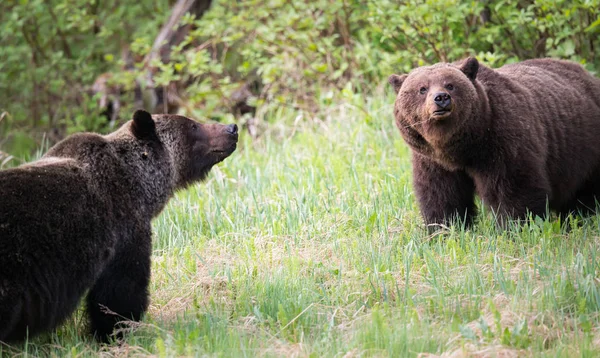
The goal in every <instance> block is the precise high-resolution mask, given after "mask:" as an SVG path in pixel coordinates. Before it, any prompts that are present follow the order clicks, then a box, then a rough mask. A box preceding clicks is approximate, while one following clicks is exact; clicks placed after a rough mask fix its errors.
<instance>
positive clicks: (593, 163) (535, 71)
mask: <svg viewBox="0 0 600 358" xmlns="http://www.w3.org/2000/svg"><path fill="white" fill-rule="evenodd" d="M389 81H390V83H391V84H392V85H393V86H394V88H395V90H396V92H397V98H396V103H395V107H394V115H395V118H396V124H397V126H398V128H399V129H400V133H401V134H402V136H403V138H404V139H405V141H406V142H407V143H408V144H409V146H410V147H411V149H412V159H413V179H414V186H415V191H416V195H417V199H418V202H419V207H420V209H421V212H422V214H423V216H424V219H425V222H426V223H427V224H449V223H450V222H451V221H452V220H453V219H455V218H457V217H460V218H462V219H466V222H467V224H468V223H470V222H471V221H472V219H473V217H474V215H475V205H474V202H473V200H474V198H473V197H474V194H475V193H477V194H478V195H479V196H480V197H481V198H482V199H483V201H484V203H485V204H486V205H488V206H489V207H491V208H492V209H493V210H494V211H495V212H496V213H498V214H499V215H500V217H501V218H502V219H507V218H517V219H519V218H525V217H526V215H527V213H528V212H530V213H532V214H534V215H539V216H544V215H545V214H546V212H547V208H549V209H550V210H553V211H557V212H558V213H561V214H568V213H572V212H581V211H585V212H590V211H594V210H595V208H596V200H597V199H600V79H598V78H595V77H593V76H592V75H591V74H590V73H588V72H587V71H585V70H584V69H583V68H582V67H581V66H580V65H578V64H576V63H573V62H568V61H562V60H553V59H536V60H528V61H524V62H520V63H516V64H511V65H506V66H504V67H501V68H498V69H491V68H488V67H485V66H481V65H479V63H478V62H477V60H476V59H474V58H468V59H466V60H464V61H462V62H461V63H453V64H450V63H439V64H436V65H433V66H429V67H420V68H417V69H415V70H413V71H412V72H411V73H410V74H408V75H402V76H399V75H392V76H390V78H389ZM448 85H451V86H448ZM422 88H423V89H424V91H423V92H424V93H421V89H422ZM440 94H442V95H443V94H449V95H450V96H451V105H450V106H448V109H449V110H450V111H449V112H445V113H441V112H439V113H438V114H437V115H436V114H434V113H433V111H436V110H440V109H441V106H440V105H438V104H436V103H435V99H436V98H437V99H438V103H442V100H443V99H444V96H438V95H440ZM436 96H437V97H436ZM442 104H443V103H442Z"/></svg>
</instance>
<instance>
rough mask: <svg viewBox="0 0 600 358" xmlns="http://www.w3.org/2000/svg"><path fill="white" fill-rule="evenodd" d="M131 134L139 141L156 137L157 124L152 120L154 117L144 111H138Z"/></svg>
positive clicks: (134, 117) (134, 116)
mask: <svg viewBox="0 0 600 358" xmlns="http://www.w3.org/2000/svg"><path fill="white" fill-rule="evenodd" d="M131 133H133V135H134V136H135V137H136V138H137V139H148V138H149V137H152V136H155V135H156V124H155V123H154V120H153V119H152V115H151V114H150V113H148V112H146V111H144V110H143V109H138V110H137V111H135V113H134V114H133V122H132V123H131Z"/></svg>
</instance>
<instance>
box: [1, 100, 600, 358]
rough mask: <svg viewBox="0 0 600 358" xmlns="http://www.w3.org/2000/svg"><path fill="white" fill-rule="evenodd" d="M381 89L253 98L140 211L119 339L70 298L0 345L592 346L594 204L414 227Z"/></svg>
mask: <svg viewBox="0 0 600 358" xmlns="http://www.w3.org/2000/svg"><path fill="white" fill-rule="evenodd" d="M386 93H387V92H386ZM392 103H393V98H392V97H391V95H389V94H387V95H385V96H384V95H379V96H377V97H376V98H374V99H363V98H361V97H360V96H352V97H350V98H348V101H347V103H346V104H345V105H340V106H334V107H331V110H330V111H329V112H328V113H327V114H326V115H324V116H322V117H320V118H306V117H303V116H301V115H299V114H298V112H295V111H293V110H292V109H289V108H285V107H282V108H280V109H279V110H278V111H277V112H273V113H269V114H268V115H267V116H266V118H277V121H272V122H266V123H263V126H264V127H265V128H266V129H265V130H264V132H263V133H262V134H261V135H260V136H259V137H257V138H251V137H250V136H249V135H248V133H247V132H242V134H241V136H240V145H239V147H238V148H239V149H238V150H237V151H236V152H235V153H234V154H233V155H232V156H231V157H230V158H228V159H227V160H225V162H223V163H221V164H219V165H218V166H217V167H215V168H214V169H213V171H212V173H211V174H210V176H209V178H208V180H207V181H206V182H205V183H202V184H199V185H196V186H194V187H192V188H190V189H189V190H187V191H183V192H180V193H178V195H177V196H176V197H175V198H174V199H173V200H172V201H171V202H170V204H169V205H168V206H167V208H166V209H165V210H164V212H163V213H162V215H161V216H159V217H158V218H157V219H156V220H155V221H154V255H153V272H152V282H151V286H150V291H151V306H150V309H149V312H148V314H147V315H146V317H145V319H144V321H143V322H141V323H139V324H131V325H130V327H129V329H130V330H131V333H129V334H128V335H127V338H126V340H125V341H124V342H123V343H122V344H120V345H116V344H115V345H111V346H100V345H98V344H96V343H95V342H93V341H92V340H91V339H90V337H89V336H87V335H86V326H85V320H84V316H83V310H80V311H79V312H77V314H76V315H75V316H74V317H72V318H71V319H70V320H69V321H68V322H67V323H66V324H65V325H64V326H62V327H61V328H59V329H58V330H57V331H56V332H55V333H52V334H47V335H44V336H41V337H37V338H35V339H33V340H31V341H29V342H27V343H26V344H21V345H17V346H1V348H0V349H1V350H2V354H3V355H17V356H23V357H25V356H27V357H38V356H39V357H46V356H57V357H63V356H71V357H87V356H98V355H99V354H102V355H103V356H147V355H151V356H159V357H173V356H178V357H179V356H184V357H192V356H211V357H212V356H219V357H221V356H223V357H257V356H258V357H414V356H420V357H435V356H443V357H463V356H475V357H516V356H519V357H521V356H545V357H557V356H558V357H567V356H568V357H572V356H581V357H593V356H598V355H599V354H600V331H599V329H598V325H599V323H600V317H599V314H598V311H599V308H600V290H599V282H598V270H599V269H600V267H599V263H600V258H599V257H598V256H599V254H600V252H599V245H600V238H599V232H600V231H599V230H600V227H599V226H600V217H592V218H586V219H581V218H575V219H571V221H570V223H569V224H570V225H564V223H560V222H559V221H558V220H557V219H556V218H551V219H549V220H547V221H542V220H539V219H538V220H531V221H530V222H529V223H527V224H525V225H520V226H517V225H512V226H511V227H510V228H509V229H508V230H506V231H501V230H500V229H497V228H496V227H495V225H494V224H493V220H492V215H491V213H486V212H484V213H483V214H482V215H481V216H480V222H479V223H478V224H477V225H476V226H475V227H474V228H473V229H471V230H466V231H465V230H462V229H460V228H455V227H453V228H448V229H447V230H445V231H444V235H428V233H427V231H426V229H425V228H424V226H423V223H422V220H421V218H420V215H419V213H418V210H417V205H416V202H415V197H414V194H413V191H412V186H411V180H412V179H411V165H410V152H409V150H408V148H407V146H406V145H405V144H404V142H403V141H402V139H401V137H400V134H399V133H398V130H397V129H396V128H395V127H394V124H393V121H392V114H391V112H392V111H391V109H392ZM567 226H570V227H571V229H566V228H565V227H567ZM74 259H76V258H74Z"/></svg>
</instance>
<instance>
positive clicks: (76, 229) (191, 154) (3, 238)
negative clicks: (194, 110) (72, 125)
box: [0, 110, 238, 342]
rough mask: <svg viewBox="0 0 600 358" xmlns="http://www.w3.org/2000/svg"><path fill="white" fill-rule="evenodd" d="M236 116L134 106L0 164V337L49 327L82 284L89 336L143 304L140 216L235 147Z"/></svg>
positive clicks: (146, 261) (145, 275)
mask: <svg viewBox="0 0 600 358" xmlns="http://www.w3.org/2000/svg"><path fill="white" fill-rule="evenodd" d="M237 138H238V134H237V126H236V125H228V126H226V125H220V124H214V125H207V124H206V125H205V124H200V123H197V122H195V121H193V120H191V119H189V118H186V117H181V116H175V115H155V116H151V115H150V114H149V113H148V112H145V111H141V110H140V111H137V112H135V114H134V115H133V120H131V121H129V122H128V123H126V124H124V125H123V126H122V127H121V128H120V129H119V130H117V131H116V132H114V133H111V134H109V135H106V136H101V135H98V134H92V133H83V134H75V135H73V136H70V137H67V138H66V139H65V140H63V141H62V142H60V143H58V144H56V145H55V146H54V147H52V148H51V149H50V150H49V151H48V153H47V154H46V155H44V156H43V157H42V158H41V159H40V160H38V161H35V162H32V163H29V164H25V165H22V166H20V167H17V168H14V169H7V170H2V171H0V263H1V264H0V265H1V268H0V341H3V342H11V341H19V340H22V339H24V338H26V337H27V336H29V337H31V336H33V335H35V334H37V333H40V332H44V331H48V330H51V329H53V328H55V327H56V326H57V325H59V324H60V323H61V322H62V321H64V320H65V319H66V318H67V317H68V316H69V315H70V314H71V313H72V312H73V311H74V310H75V308H76V307H77V305H78V303H79V300H80V299H81V297H82V295H84V293H85V292H86V291H87V290H89V292H88V294H87V311H88V315H89V319H90V323H91V328H92V330H93V333H94V334H95V335H96V337H97V338H98V339H100V340H102V341H107V340H108V339H109V336H110V335H111V334H112V333H113V331H114V329H115V328H116V326H117V325H118V323H119V321H120V320H123V319H131V320H139V319H140V318H141V316H142V314H143V313H144V311H145V310H146V308H147V306H148V283H149V279H150V255H151V227H150V221H151V219H152V218H154V217H155V216H157V215H158V214H159V213H160V212H161V210H162V209H163V208H164V207H165V204H166V203H167V201H168V200H169V198H171V197H172V196H173V193H174V192H175V191H176V190H178V189H183V188H185V187H187V186H189V185H191V184H192V183H194V182H197V181H200V180H202V179H203V178H205V177H206V175H207V173H208V172H209V170H210V169H211V167H212V166H213V165H215V164H217V163H219V162H220V161H222V160H223V159H225V158H226V157H227V156H229V155H230V154H231V153H232V152H233V151H234V150H235V148H236V143H237Z"/></svg>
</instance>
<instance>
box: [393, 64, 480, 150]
mask: <svg viewBox="0 0 600 358" xmlns="http://www.w3.org/2000/svg"><path fill="white" fill-rule="evenodd" d="M478 70H479V62H478V61H477V59H475V58H472V57H471V58H468V59H466V60H465V61H463V62H462V64H458V65H457V64H450V63H438V64H435V65H433V66H428V67H419V68H416V69H414V70H413V71H411V72H410V73H409V74H404V75H395V74H394V75H391V76H390V77H389V83H390V84H391V85H392V86H393V87H394V90H395V92H396V94H397V97H396V103H395V106H394V116H395V119H396V125H397V126H398V128H399V129H400V132H401V133H402V136H403V137H404V139H405V140H406V141H407V143H408V144H409V145H410V146H411V147H412V148H413V149H414V150H417V151H418V152H421V153H423V154H431V153H430V152H432V151H433V150H434V149H443V148H444V146H445V145H446V144H447V142H448V141H449V140H450V139H451V138H452V137H453V135H455V134H456V133H457V132H459V131H461V128H463V127H464V126H465V125H468V124H469V123H467V122H469V121H472V120H477V118H476V117H477V112H478V111H479V108H480V104H479V103H478V98H479V94H478V89H477V87H478V85H477V83H476V78H477V72H478Z"/></svg>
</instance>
